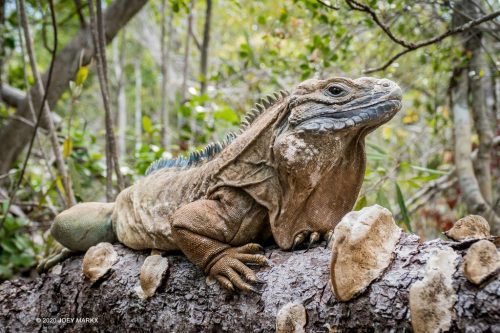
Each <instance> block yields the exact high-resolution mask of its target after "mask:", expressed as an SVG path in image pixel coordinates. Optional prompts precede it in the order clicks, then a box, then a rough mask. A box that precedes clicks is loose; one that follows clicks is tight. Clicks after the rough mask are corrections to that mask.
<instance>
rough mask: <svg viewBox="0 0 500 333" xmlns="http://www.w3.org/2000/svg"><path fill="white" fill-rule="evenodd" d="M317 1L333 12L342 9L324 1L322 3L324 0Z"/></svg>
mask: <svg viewBox="0 0 500 333" xmlns="http://www.w3.org/2000/svg"><path fill="white" fill-rule="evenodd" d="M316 1H317V2H318V3H319V4H321V5H323V6H325V7H326V8H329V9H332V10H339V9H340V7H338V6H334V5H332V4H328V3H326V2H324V1H322V0H316Z"/></svg>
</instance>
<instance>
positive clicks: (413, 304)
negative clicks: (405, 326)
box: [410, 247, 458, 333]
mask: <svg viewBox="0 0 500 333" xmlns="http://www.w3.org/2000/svg"><path fill="white" fill-rule="evenodd" d="M457 259H458V255H457V254H456V253H455V251H453V249H452V248H450V247H447V248H445V249H438V250H435V251H433V252H432V253H431V254H430V257H429V259H428V261H427V264H426V267H425V272H424V278H423V279H422V280H420V281H417V282H415V283H413V284H412V285H411V287H410V313H411V324H412V327H413V330H414V332H415V333H424V332H425V333H432V332H436V333H437V332H443V331H447V330H448V329H449V328H450V326H451V322H452V319H453V315H454V312H453V306H454V305H455V301H456V293H455V290H454V289H453V286H452V282H453V279H452V276H453V274H454V273H455V271H456V261H457Z"/></svg>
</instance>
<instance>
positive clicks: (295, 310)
mask: <svg viewBox="0 0 500 333" xmlns="http://www.w3.org/2000/svg"><path fill="white" fill-rule="evenodd" d="M306 324H307V313H306V309H305V308H304V306H303V305H302V304H300V303H287V304H285V306H283V307H282V308H281V309H280V310H279V311H278V314H277V315H276V333H305V330H304V327H305V326H306Z"/></svg>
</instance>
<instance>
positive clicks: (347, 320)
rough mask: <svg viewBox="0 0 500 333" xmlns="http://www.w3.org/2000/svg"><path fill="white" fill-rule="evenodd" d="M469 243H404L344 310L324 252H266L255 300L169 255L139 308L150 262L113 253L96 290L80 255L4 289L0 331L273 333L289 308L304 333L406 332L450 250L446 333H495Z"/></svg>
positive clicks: (493, 296)
mask: <svg viewBox="0 0 500 333" xmlns="http://www.w3.org/2000/svg"><path fill="white" fill-rule="evenodd" d="M473 243H475V241H474V240H472V241H471V240H468V241H463V242H453V241H444V240H438V239H437V240H433V241H429V242H425V243H421V242H420V241H419V238H418V237H417V236H415V235H408V234H402V236H401V238H400V239H399V242H398V243H397V245H396V248H395V251H394V254H395V258H394V260H393V261H392V263H391V264H390V265H389V267H388V268H387V269H386V270H385V272H384V273H383V275H382V276H381V277H379V278H378V279H376V280H375V281H373V282H372V283H371V284H370V285H369V287H368V288H367V289H366V290H364V291H363V292H362V293H361V294H359V295H358V296H357V297H354V298H353V299H351V300H350V301H348V302H340V301H338V300H337V299H336V297H335V296H334V294H333V293H332V291H331V286H330V281H329V278H330V274H329V265H330V257H331V251H330V250H328V249H325V248H324V247H323V246H318V247H315V248H312V249H310V250H309V251H306V250H298V251H295V252H283V251H281V250H278V249H276V248H275V247H268V248H267V249H266V255H267V256H268V257H269V260H270V266H269V267H263V268H260V269H259V270H258V273H257V275H258V277H259V278H260V279H262V280H264V281H265V282H266V284H265V285H263V286H262V288H261V290H262V294H261V295H259V294H243V293H237V292H230V291H226V290H224V289H222V288H221V287H220V286H219V285H218V284H217V283H213V282H211V281H208V283H207V281H206V278H205V277H204V275H203V274H202V272H201V271H200V270H199V269H197V268H196V267H195V266H194V265H193V264H191V263H190V262H189V261H188V260H187V259H186V258H185V257H184V256H182V255H180V254H168V256H167V257H168V260H169V262H170V265H169V271H168V274H167V276H166V278H165V279H164V281H163V282H162V284H161V286H160V288H159V289H158V290H157V291H156V294H155V295H153V296H152V297H151V298H149V299H147V300H142V299H140V298H139V297H138V296H137V294H136V291H135V288H136V286H137V285H138V284H139V272H140V268H141V265H142V263H143V262H144V260H145V258H146V257H147V255H148V253H145V252H136V251H132V250H130V249H127V248H125V247H123V246H121V245H118V244H117V245H114V248H115V250H116V252H117V253H118V256H119V261H118V262H117V263H116V264H115V265H114V266H113V268H112V270H111V272H110V273H109V274H108V275H105V276H104V278H102V279H101V280H100V281H98V282H96V283H94V284H91V283H90V281H88V280H85V278H84V276H83V274H82V270H81V267H82V256H78V257H74V258H71V259H68V260H66V261H65V262H64V263H63V264H62V267H61V266H56V267H55V268H54V269H53V270H52V271H51V272H49V273H46V274H42V275H41V276H40V277H38V278H36V279H34V280H32V281H23V280H15V281H7V282H4V283H3V284H2V285H0V323H2V325H0V332H11V331H12V332H17V331H20V332H32V331H40V332H59V331H72V332H76V331H85V332H97V331H99V332H108V331H109V332H115V331H119V330H120V329H122V330H123V329H127V331H134V332H143V331H144V332H150V331H164V332H274V331H275V325H276V315H277V313H278V311H280V309H284V306H285V305H287V304H289V303H290V302H293V303H298V304H302V305H303V306H304V307H305V310H306V313H307V324H306V326H305V331H306V332H352V331H363V332H364V331H376V332H386V331H387V332H405V331H407V332H409V331H412V330H413V328H412V322H411V315H410V311H409V290H410V287H411V286H412V285H413V284H414V283H415V282H417V281H420V280H422V277H423V275H424V271H425V267H426V264H427V262H428V261H429V257H430V256H431V253H432V252H433V251H435V250H438V249H441V250H443V249H447V250H448V251H450V250H451V249H453V251H455V253H456V254H457V257H458V261H457V262H456V272H455V273H454V274H453V275H452V288H453V289H454V291H455V292H456V302H455V304H454V306H453V316H452V318H453V319H452V323H451V328H450V331H452V332H462V331H467V332H485V331H491V332H498V331H500V278H499V277H498V274H497V275H496V276H494V277H493V278H490V279H489V280H487V281H486V282H484V283H483V284H482V285H480V286H476V285H474V284H472V283H470V282H469V281H468V280H467V279H466V277H465V276H464V272H463V268H462V266H463V257H464V255H465V253H466V252H467V249H468V248H469V247H470V246H471V245H472V244H473ZM282 312H283V311H281V312H280V314H281V313H282ZM82 318H84V319H85V318H89V319H88V320H87V322H82ZM77 319H78V320H79V322H77ZM329 329H330V331H329ZM291 332H293V330H292V331H291Z"/></svg>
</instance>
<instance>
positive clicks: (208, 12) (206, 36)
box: [200, 0, 212, 95]
mask: <svg viewBox="0 0 500 333" xmlns="http://www.w3.org/2000/svg"><path fill="white" fill-rule="evenodd" d="M211 21H212V0H206V8H205V24H204V26H203V42H202V45H201V55H200V77H201V83H200V95H203V94H204V93H206V92H207V79H208V46H209V45H210V23H211Z"/></svg>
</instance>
